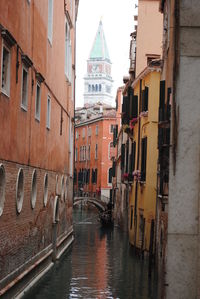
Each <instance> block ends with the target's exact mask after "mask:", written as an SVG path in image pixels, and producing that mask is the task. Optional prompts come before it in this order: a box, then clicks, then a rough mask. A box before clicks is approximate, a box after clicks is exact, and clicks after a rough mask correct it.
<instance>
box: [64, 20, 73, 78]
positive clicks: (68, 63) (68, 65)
mask: <svg viewBox="0 0 200 299" xmlns="http://www.w3.org/2000/svg"><path fill="white" fill-rule="evenodd" d="M65 75H66V76H67V78H68V80H69V81H70V82H71V75H72V47H71V37H70V27H69V25H68V23H67V22H66V24H65Z"/></svg>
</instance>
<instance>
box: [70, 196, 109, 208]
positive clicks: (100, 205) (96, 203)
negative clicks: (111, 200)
mask: <svg viewBox="0 0 200 299" xmlns="http://www.w3.org/2000/svg"><path fill="white" fill-rule="evenodd" d="M84 202H85V203H87V202H89V203H91V204H92V205H94V206H95V207H96V208H97V209H98V210H99V211H100V212H104V211H106V210H107V203H106V202H103V201H102V200H100V199H97V198H95V197H74V203H73V205H74V206H76V205H78V204H80V203H84Z"/></svg>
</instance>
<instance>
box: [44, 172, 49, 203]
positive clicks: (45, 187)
mask: <svg viewBox="0 0 200 299" xmlns="http://www.w3.org/2000/svg"><path fill="white" fill-rule="evenodd" d="M43 200H44V206H45V207H46V205H47V200H48V174H47V173H45V176H44V196H43Z"/></svg>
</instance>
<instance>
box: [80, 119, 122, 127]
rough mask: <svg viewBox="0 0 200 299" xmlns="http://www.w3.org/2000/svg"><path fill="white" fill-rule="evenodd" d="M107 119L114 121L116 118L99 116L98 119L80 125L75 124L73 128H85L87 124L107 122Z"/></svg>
mask: <svg viewBox="0 0 200 299" xmlns="http://www.w3.org/2000/svg"><path fill="white" fill-rule="evenodd" d="M109 119H111V120H112V119H116V116H113V117H112V116H101V117H98V118H94V119H92V120H87V121H85V122H82V123H80V124H75V128H78V127H82V126H85V125H87V124H92V123H95V122H99V121H103V120H109Z"/></svg>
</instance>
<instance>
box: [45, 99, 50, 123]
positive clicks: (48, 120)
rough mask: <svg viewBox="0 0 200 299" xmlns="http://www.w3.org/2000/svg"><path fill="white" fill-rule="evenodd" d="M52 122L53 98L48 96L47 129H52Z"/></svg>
mask: <svg viewBox="0 0 200 299" xmlns="http://www.w3.org/2000/svg"><path fill="white" fill-rule="evenodd" d="M50 122H51V98H50V96H47V123H46V126H47V129H50Z"/></svg>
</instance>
